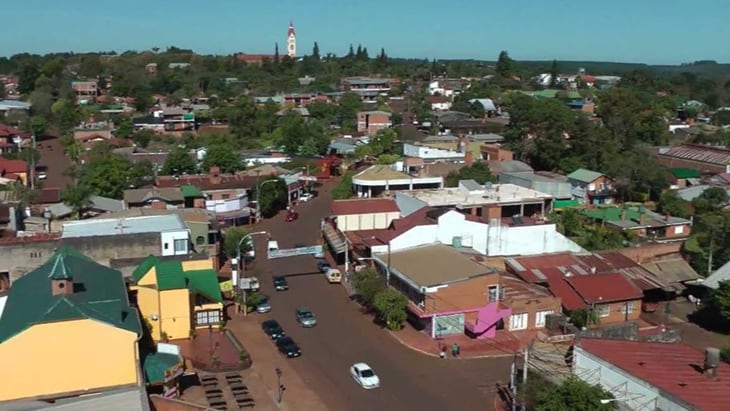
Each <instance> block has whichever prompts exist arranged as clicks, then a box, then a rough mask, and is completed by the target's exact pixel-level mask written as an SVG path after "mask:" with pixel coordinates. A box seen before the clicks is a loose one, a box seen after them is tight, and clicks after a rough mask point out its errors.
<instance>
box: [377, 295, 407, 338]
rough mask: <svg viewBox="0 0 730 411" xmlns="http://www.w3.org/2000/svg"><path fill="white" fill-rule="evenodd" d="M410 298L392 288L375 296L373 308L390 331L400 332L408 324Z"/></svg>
mask: <svg viewBox="0 0 730 411" xmlns="http://www.w3.org/2000/svg"><path fill="white" fill-rule="evenodd" d="M407 307H408V298H406V296H405V295H403V293H401V292H400V291H396V290H394V289H392V288H386V289H384V290H382V291H380V292H378V293H377V294H376V295H375V299H374V301H373V308H374V309H375V311H376V312H377V313H378V317H380V319H382V320H383V321H384V322H385V325H386V327H388V329H389V330H400V329H401V328H403V324H404V323H405V322H406V318H407V314H406V308H407Z"/></svg>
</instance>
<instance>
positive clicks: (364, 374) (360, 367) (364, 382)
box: [350, 362, 380, 390]
mask: <svg viewBox="0 0 730 411" xmlns="http://www.w3.org/2000/svg"><path fill="white" fill-rule="evenodd" d="M350 375H352V378H354V379H355V382H357V383H358V384H360V386H361V387H363V388H365V389H366V390H372V389H373V388H378V387H380V378H378V376H377V375H375V372H374V371H373V369H372V368H370V366H369V365H367V364H365V363H364V362H359V363H357V364H353V365H352V367H350Z"/></svg>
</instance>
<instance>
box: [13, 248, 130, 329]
mask: <svg viewBox="0 0 730 411" xmlns="http://www.w3.org/2000/svg"><path fill="white" fill-rule="evenodd" d="M54 279H65V280H71V281H73V288H74V292H73V293H72V294H70V295H55V296H54V295H52V293H51V282H52V281H53V280H54ZM87 318H88V319H94V320H97V321H101V322H104V323H107V324H109V325H111V326H113V327H118V328H121V329H124V330H128V331H131V332H133V333H136V334H137V335H142V325H141V324H140V321H139V315H138V313H137V311H136V310H135V309H134V308H132V307H131V306H130V305H129V301H128V299H127V287H126V285H125V283H124V278H123V277H122V274H121V273H120V272H119V271H117V270H114V269H111V268H109V267H106V266H103V265H101V264H98V263H96V262H94V261H92V260H91V259H89V258H88V257H86V256H84V255H82V254H80V253H79V252H78V251H76V250H74V249H72V248H69V247H61V248H60V249H59V250H58V251H57V252H56V253H55V254H54V255H53V256H52V257H51V258H49V259H48V261H46V262H45V263H44V264H43V265H41V266H40V267H39V268H37V269H36V270H33V271H31V272H30V273H28V274H26V275H24V276H23V277H20V278H19V279H17V280H16V281H15V282H13V286H12V287H11V288H10V292H9V294H8V300H7V302H6V304H5V310H4V311H3V315H2V317H0V343H1V342H3V341H6V340H8V339H10V338H12V337H13V336H15V335H17V334H20V333H21V332H23V331H25V330H26V329H28V328H30V327H31V326H32V325H34V324H42V323H48V322H56V321H70V320H77V319H87Z"/></svg>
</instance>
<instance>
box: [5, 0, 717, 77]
mask: <svg viewBox="0 0 730 411" xmlns="http://www.w3.org/2000/svg"><path fill="white" fill-rule="evenodd" d="M102 4H103V5H102ZM548 5H550V6H551V8H549V7H548ZM0 10H2V15H3V22H2V24H0V39H2V40H0V55H5V56H7V55H12V54H15V53H20V52H26V51H27V52H33V53H47V52H53V51H77V52H84V51H101V50H117V51H123V50H130V49H131V50H145V49H149V48H152V47H155V46H157V47H160V48H165V47H167V46H170V45H175V46H178V47H182V48H192V49H194V50H195V51H197V52H199V53H213V54H229V53H234V52H246V53H271V52H273V47H274V43H276V42H279V47H280V50H282V51H283V50H284V49H285V42H286V39H285V37H286V32H287V27H288V24H289V20H293V21H294V25H295V26H296V29H297V45H298V51H299V54H307V53H310V52H311V50H312V44H313V43H314V42H315V41H317V42H318V43H319V46H320V50H321V51H322V53H326V52H333V53H335V54H338V55H341V54H344V53H346V51H347V48H348V46H349V44H350V43H353V44H355V45H356V46H357V44H358V43H362V44H363V45H364V46H366V47H367V48H368V50H369V51H370V54H371V55H373V54H375V53H376V52H377V51H379V50H380V48H381V47H384V48H385V50H386V52H387V53H388V54H389V55H391V56H396V57H416V58H474V59H489V60H494V59H496V57H497V54H498V53H499V51H500V50H507V51H509V53H510V56H512V57H513V58H515V59H518V60H552V59H558V60H601V61H621V62H644V63H652V64H665V63H667V64H678V63H682V62H690V61H695V60H717V61H718V62H730V48H728V47H726V44H725V43H726V42H727V39H728V38H730V24H727V19H728V17H730V0H694V1H692V2H686V1H680V0H664V1H659V0H631V1H630V0H614V1H611V2H605V1H604V2H594V1H583V2H580V1H579V2H576V1H569V0H552V1H547V2H546V1H544V0H540V1H538V0H508V1H505V0H501V1H498V0H487V1H484V0H450V1H444V0H418V1H415V0H389V1H385V0H368V1H359V0H349V1H335V0H307V1H302V0H268V1H251V0H208V1H201V0H195V1H193V0H174V1H173V0H157V1H155V0H145V1H141V0H121V1H115V2H112V1H103V2H102V1H98V0H93V1H92V0H66V1H58V0H2V6H0ZM9 16H10V18H8V17H9Z"/></svg>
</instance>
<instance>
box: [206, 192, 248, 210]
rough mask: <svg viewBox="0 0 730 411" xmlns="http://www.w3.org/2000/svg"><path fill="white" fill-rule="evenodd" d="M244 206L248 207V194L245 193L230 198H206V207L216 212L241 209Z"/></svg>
mask: <svg viewBox="0 0 730 411" xmlns="http://www.w3.org/2000/svg"><path fill="white" fill-rule="evenodd" d="M244 207H248V196H247V195H245V194H244V195H241V196H239V197H237V198H230V199H228V200H205V209H206V210H208V211H215V212H216V213H228V212H231V211H239V210H242V209H243V208H244Z"/></svg>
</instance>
